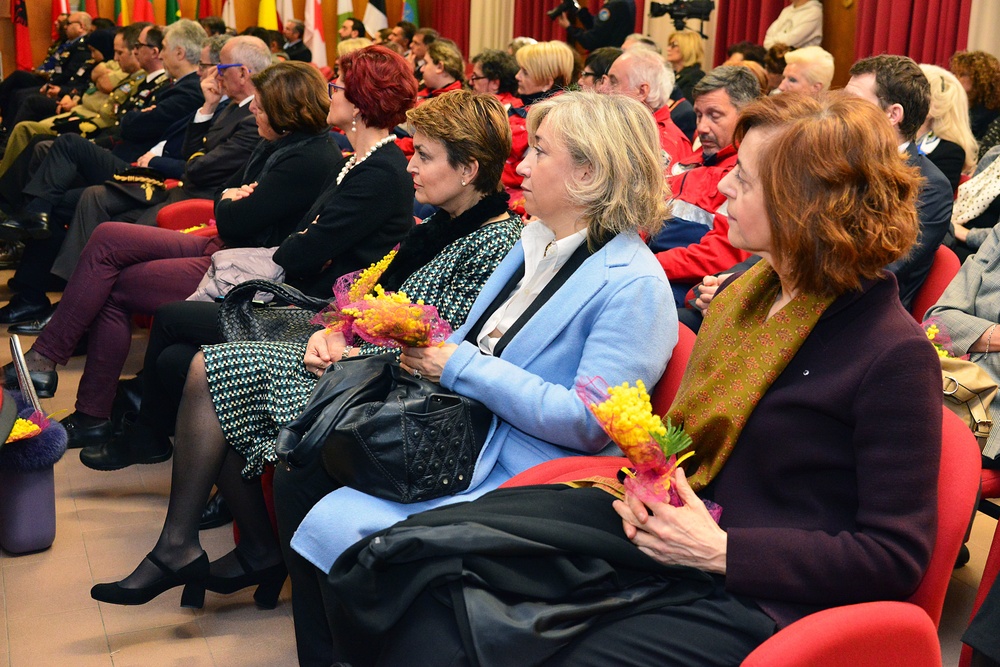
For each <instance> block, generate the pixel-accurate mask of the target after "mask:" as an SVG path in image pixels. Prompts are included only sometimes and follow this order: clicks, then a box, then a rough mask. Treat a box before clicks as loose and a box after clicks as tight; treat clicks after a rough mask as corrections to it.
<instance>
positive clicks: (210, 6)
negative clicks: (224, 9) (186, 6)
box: [194, 0, 216, 19]
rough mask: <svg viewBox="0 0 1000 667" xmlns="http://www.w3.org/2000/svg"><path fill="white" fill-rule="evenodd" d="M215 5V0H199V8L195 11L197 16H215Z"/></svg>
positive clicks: (201, 17) (200, 17)
mask: <svg viewBox="0 0 1000 667" xmlns="http://www.w3.org/2000/svg"><path fill="white" fill-rule="evenodd" d="M214 5H215V2H213V0H198V8H197V9H196V10H195V12H194V16H195V18H199V19H203V18H205V17H207V16H215V15H216V14H215V7H214Z"/></svg>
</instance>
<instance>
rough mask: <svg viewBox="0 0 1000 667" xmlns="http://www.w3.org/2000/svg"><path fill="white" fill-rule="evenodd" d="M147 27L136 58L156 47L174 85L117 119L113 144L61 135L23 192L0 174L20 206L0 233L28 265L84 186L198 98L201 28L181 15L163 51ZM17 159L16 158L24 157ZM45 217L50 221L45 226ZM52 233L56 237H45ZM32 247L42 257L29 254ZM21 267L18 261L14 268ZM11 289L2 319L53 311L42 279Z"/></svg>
mask: <svg viewBox="0 0 1000 667" xmlns="http://www.w3.org/2000/svg"><path fill="white" fill-rule="evenodd" d="M152 30H153V28H148V29H147V30H145V31H144V33H145V34H146V37H147V39H146V40H142V39H140V42H139V45H138V46H137V48H136V55H137V57H141V56H142V55H143V52H145V51H156V50H158V51H159V57H160V59H162V62H163V66H164V68H165V69H166V70H167V74H168V75H170V76H171V77H172V78H173V83H172V84H170V85H169V86H167V87H165V88H162V89H160V90H159V91H157V93H156V95H155V96H153V95H150V96H149V98H148V102H147V103H146V106H145V107H144V108H143V109H142V110H133V111H129V112H127V113H126V114H125V115H124V116H122V118H121V121H120V123H119V125H118V130H119V132H118V135H117V143H115V144H114V147H113V149H111V150H106V149H103V148H101V147H99V146H97V145H95V144H93V143H91V142H90V141H88V140H86V139H84V138H83V137H80V136H79V135H75V134H64V135H61V136H60V137H58V138H57V139H56V140H55V141H53V142H52V144H51V149H49V152H48V154H47V155H45V158H44V159H43V160H42V161H41V163H40V164H39V166H38V168H37V170H35V171H34V173H33V175H32V176H31V178H30V179H29V181H28V183H27V185H25V187H24V189H23V192H15V193H12V192H11V191H10V188H9V187H8V186H5V185H4V183H3V181H6V180H7V179H8V177H9V176H10V174H9V173H8V174H7V175H5V176H4V178H3V179H0V199H2V200H3V203H4V204H5V208H6V209H7V210H13V211H18V212H17V214H16V215H15V216H14V217H10V218H7V219H5V220H3V222H0V236H3V237H5V238H7V239H8V240H21V241H25V242H28V241H31V242H30V243H26V247H25V255H24V257H23V258H22V266H23V265H24V263H25V261H26V260H25V258H27V259H28V260H29V263H30V264H32V265H34V266H40V265H41V266H44V265H46V264H51V261H52V260H51V257H53V256H54V253H55V252H57V251H58V249H59V244H60V242H61V237H62V233H63V230H64V228H65V225H66V224H67V223H68V222H69V221H70V219H71V217H72V215H73V212H74V211H75V209H76V205H77V203H78V201H79V199H80V196H81V194H82V192H83V189H82V188H80V187H78V185H79V182H80V181H81V180H82V181H83V182H84V184H85V185H96V184H99V183H103V182H104V181H107V180H108V179H110V178H112V176H113V175H114V174H115V173H118V172H121V171H123V170H125V169H127V168H128V167H129V165H130V163H131V162H133V161H135V160H136V159H137V158H139V157H140V156H141V155H143V154H144V153H145V152H146V151H148V150H149V149H150V148H151V147H152V146H153V145H155V144H156V143H157V142H158V141H160V140H161V138H162V137H163V136H164V135H165V134H166V132H167V130H168V129H169V128H170V126H171V125H173V123H175V122H176V121H178V120H180V119H182V118H187V117H189V116H190V114H191V113H193V112H194V111H195V110H196V109H198V108H199V107H200V106H201V105H202V103H203V102H204V97H203V96H202V92H201V86H200V83H199V79H198V76H197V74H196V70H197V68H198V63H199V61H200V57H201V49H202V46H203V45H204V43H205V41H206V40H207V39H208V37H207V35H206V34H205V30H204V29H203V28H202V27H201V26H200V25H199V24H198V23H197V22H195V21H192V20H190V19H181V20H179V21H176V22H175V23H172V24H170V25H169V26H167V28H165V29H164V31H163V43H162V49H156V48H155V47H153V46H151V44H152V42H150V41H147V40H148V39H149V34H150V32H151V31H152ZM23 157H24V156H22V158H19V159H23ZM50 216H53V218H54V221H55V223H56V224H52V225H50V220H49V218H50ZM53 231H55V232H56V235H57V237H58V238H56V239H50V237H51V236H52V234H53ZM35 253H38V254H39V255H40V256H42V258H43V259H38V260H32V259H31V257H33V256H34V254H35ZM19 271H20V267H19ZM12 288H13V289H14V290H15V296H14V297H13V298H12V299H11V301H10V303H8V304H7V305H6V306H4V307H3V308H0V323H4V324H12V323H18V322H30V321H32V320H37V319H44V317H46V316H47V315H48V314H50V312H51V306H50V305H49V301H48V298H47V297H46V296H45V289H44V288H45V281H44V280H41V281H38V280H34V281H28V280H24V281H22V280H21V279H20V278H19V277H18V276H17V275H15V280H14V281H13V284H12Z"/></svg>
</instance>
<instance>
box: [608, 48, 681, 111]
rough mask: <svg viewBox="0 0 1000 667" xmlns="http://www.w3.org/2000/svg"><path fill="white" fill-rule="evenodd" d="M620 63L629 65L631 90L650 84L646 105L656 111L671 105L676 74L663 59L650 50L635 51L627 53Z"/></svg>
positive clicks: (620, 57) (620, 59) (623, 55)
mask: <svg viewBox="0 0 1000 667" xmlns="http://www.w3.org/2000/svg"><path fill="white" fill-rule="evenodd" d="M618 62H621V63H622V64H623V65H625V64H627V65H628V70H627V71H628V74H627V77H628V84H629V87H630V88H638V87H639V86H640V85H641V84H644V83H648V84H649V95H648V96H647V97H646V104H647V105H648V106H649V107H650V108H651V109H653V110H654V111H656V110H657V109H659V108H660V107H662V106H663V105H665V104H669V103H670V94H671V93H672V92H674V73H673V69H672V68H668V67H666V65H665V63H664V61H663V58H662V57H661V56H660V55H659V54H658V53H656V51H651V50H649V49H633V50H630V51H626V52H625V53H623V54H622V55H621V56H619V58H618Z"/></svg>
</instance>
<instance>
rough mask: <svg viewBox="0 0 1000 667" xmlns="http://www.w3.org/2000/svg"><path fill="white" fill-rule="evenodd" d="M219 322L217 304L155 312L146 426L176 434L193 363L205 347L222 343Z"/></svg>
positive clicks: (145, 382)
mask: <svg viewBox="0 0 1000 667" xmlns="http://www.w3.org/2000/svg"><path fill="white" fill-rule="evenodd" d="M218 321H219V306H218V304H215V303H208V302H204V301H175V302H173V303H168V304H165V305H163V306H160V307H159V308H157V309H156V313H155V314H154V315H153V328H152V330H151V331H150V332H149V344H148V345H147V346H146V357H145V359H144V363H143V371H142V404H141V408H140V409H139V418H140V420H141V421H142V422H143V423H144V424H146V425H148V426H152V427H154V428H156V429H157V430H159V431H161V432H162V433H164V434H165V435H171V434H173V432H174V423H175V422H176V421H177V408H178V406H179V405H180V401H181V395H182V394H183V393H184V382H185V380H186V379H187V374H188V368H189V367H190V366H191V360H192V359H194V355H195V354H197V353H198V350H199V349H201V346H202V345H212V344H215V343H221V342H223V340H222V334H221V333H220V332H219V325H218Z"/></svg>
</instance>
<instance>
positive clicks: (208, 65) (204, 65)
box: [198, 63, 215, 70]
mask: <svg viewBox="0 0 1000 667" xmlns="http://www.w3.org/2000/svg"><path fill="white" fill-rule="evenodd" d="M210 67H215V63H198V69H201V70H205V69H209V68H210Z"/></svg>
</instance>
